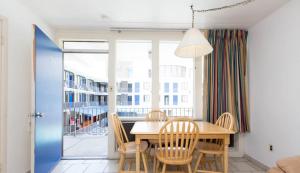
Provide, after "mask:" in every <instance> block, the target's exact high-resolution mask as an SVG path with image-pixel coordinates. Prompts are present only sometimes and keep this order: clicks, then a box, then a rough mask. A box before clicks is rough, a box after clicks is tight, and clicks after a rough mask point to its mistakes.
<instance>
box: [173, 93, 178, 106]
mask: <svg viewBox="0 0 300 173" xmlns="http://www.w3.org/2000/svg"><path fill="white" fill-rule="evenodd" d="M173 105H174V106H176V105H178V96H177V95H174V96H173Z"/></svg>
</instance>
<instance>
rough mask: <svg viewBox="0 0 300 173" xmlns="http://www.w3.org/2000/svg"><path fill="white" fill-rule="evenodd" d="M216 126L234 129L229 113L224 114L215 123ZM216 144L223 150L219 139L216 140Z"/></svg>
mask: <svg viewBox="0 0 300 173" xmlns="http://www.w3.org/2000/svg"><path fill="white" fill-rule="evenodd" d="M216 125H217V126H220V127H223V128H225V129H228V130H233V129H234V119H233V116H232V114H231V113H229V112H224V113H223V114H222V115H221V116H220V117H219V118H218V120H217V122H216ZM216 143H217V144H219V145H220V149H222V148H223V142H222V140H220V139H217V140H216Z"/></svg>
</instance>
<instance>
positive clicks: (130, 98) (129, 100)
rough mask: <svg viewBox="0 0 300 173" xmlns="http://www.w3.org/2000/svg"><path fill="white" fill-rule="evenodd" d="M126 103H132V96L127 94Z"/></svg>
mask: <svg viewBox="0 0 300 173" xmlns="http://www.w3.org/2000/svg"><path fill="white" fill-rule="evenodd" d="M127 103H128V105H132V96H128V102H127Z"/></svg>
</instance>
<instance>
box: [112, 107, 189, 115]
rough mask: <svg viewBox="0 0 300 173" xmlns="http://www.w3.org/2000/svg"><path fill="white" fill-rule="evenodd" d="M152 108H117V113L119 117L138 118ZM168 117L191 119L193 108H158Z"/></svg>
mask: <svg viewBox="0 0 300 173" xmlns="http://www.w3.org/2000/svg"><path fill="white" fill-rule="evenodd" d="M151 110H152V108H133V107H119V108H118V107H117V113H118V115H119V116H128V117H139V116H145V115H146V114H148V113H149V112H151ZM160 110H161V111H163V112H165V113H166V115H167V116H170V117H191V116H193V114H194V111H193V108H181V107H179V108H178V107H172V108H170V107H168V108H160Z"/></svg>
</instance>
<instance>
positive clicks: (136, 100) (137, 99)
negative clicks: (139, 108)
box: [134, 95, 140, 105]
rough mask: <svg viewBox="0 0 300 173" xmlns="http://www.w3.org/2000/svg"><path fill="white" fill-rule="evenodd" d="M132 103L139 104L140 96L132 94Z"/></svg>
mask: <svg viewBox="0 0 300 173" xmlns="http://www.w3.org/2000/svg"><path fill="white" fill-rule="evenodd" d="M134 104H135V105H140V96H139V95H135V96H134Z"/></svg>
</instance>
